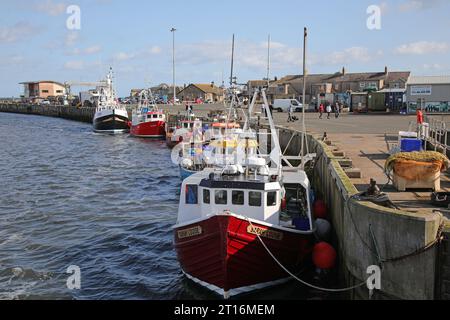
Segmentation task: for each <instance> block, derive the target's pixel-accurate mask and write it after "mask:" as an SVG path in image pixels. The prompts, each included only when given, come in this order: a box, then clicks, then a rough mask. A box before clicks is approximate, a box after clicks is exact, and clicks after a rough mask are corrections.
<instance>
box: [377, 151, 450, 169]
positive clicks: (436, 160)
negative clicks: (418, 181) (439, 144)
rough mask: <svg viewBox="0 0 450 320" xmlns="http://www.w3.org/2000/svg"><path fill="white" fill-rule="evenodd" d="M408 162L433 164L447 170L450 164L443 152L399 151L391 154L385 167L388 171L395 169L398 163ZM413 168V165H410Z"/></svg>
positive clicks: (412, 163)
mask: <svg viewBox="0 0 450 320" xmlns="http://www.w3.org/2000/svg"><path fill="white" fill-rule="evenodd" d="M406 162H409V163H410V164H411V165H413V166H414V163H415V164H416V165H418V166H419V165H421V164H425V165H427V164H428V165H431V164H433V165H434V166H437V167H438V168H437V169H438V170H440V171H445V170H447V169H448V167H449V165H450V161H449V159H448V158H447V157H446V156H445V155H443V154H442V153H439V152H435V151H422V152H399V153H397V154H394V155H392V156H390V157H389V158H388V159H387V160H386V164H385V166H384V169H385V170H386V172H391V171H392V170H393V169H395V167H396V164H397V165H398V164H400V163H403V164H406ZM410 168H411V167H410Z"/></svg>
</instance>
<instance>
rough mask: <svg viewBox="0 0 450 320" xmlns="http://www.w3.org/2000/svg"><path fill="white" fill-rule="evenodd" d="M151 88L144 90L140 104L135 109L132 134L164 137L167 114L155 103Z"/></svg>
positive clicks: (140, 136) (135, 135) (142, 136)
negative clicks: (150, 98) (150, 99)
mask: <svg viewBox="0 0 450 320" xmlns="http://www.w3.org/2000/svg"><path fill="white" fill-rule="evenodd" d="M149 97H152V94H151V91H150V90H143V91H142V92H141V94H140V97H139V105H138V107H137V108H136V109H135V110H133V114H132V123H131V135H132V136H134V137H139V138H164V137H165V135H166V115H165V114H164V112H163V111H162V110H159V109H158V106H157V105H156V104H155V103H154V100H153V98H152V101H151V103H149Z"/></svg>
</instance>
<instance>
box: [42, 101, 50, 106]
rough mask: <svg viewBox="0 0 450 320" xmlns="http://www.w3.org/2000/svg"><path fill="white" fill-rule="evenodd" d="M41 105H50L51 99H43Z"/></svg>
mask: <svg viewBox="0 0 450 320" xmlns="http://www.w3.org/2000/svg"><path fill="white" fill-rule="evenodd" d="M41 105H43V106H49V105H50V101H49V100H42V102H41Z"/></svg>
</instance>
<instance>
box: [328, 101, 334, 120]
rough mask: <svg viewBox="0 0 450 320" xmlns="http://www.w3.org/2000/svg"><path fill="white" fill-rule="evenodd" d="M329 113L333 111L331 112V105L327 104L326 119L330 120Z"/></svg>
mask: <svg viewBox="0 0 450 320" xmlns="http://www.w3.org/2000/svg"><path fill="white" fill-rule="evenodd" d="M331 111H333V110H331V104H328V105H327V114H328V115H327V119H330V116H331Z"/></svg>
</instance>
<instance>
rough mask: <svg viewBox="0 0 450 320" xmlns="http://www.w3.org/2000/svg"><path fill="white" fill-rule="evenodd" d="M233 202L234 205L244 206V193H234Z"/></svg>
mask: <svg viewBox="0 0 450 320" xmlns="http://www.w3.org/2000/svg"><path fill="white" fill-rule="evenodd" d="M232 201H233V204H234V205H240V206H242V205H243V204H244V191H233V192H232Z"/></svg>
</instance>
